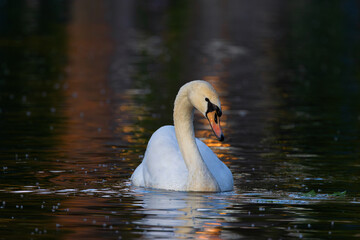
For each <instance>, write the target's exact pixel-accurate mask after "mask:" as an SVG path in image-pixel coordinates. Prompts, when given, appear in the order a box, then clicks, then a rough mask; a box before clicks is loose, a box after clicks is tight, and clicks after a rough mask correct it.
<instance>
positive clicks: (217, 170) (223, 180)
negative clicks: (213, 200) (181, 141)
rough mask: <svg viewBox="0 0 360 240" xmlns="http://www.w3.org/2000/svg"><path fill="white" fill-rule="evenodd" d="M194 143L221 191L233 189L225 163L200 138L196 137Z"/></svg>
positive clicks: (230, 174) (231, 178)
mask: <svg viewBox="0 0 360 240" xmlns="http://www.w3.org/2000/svg"><path fill="white" fill-rule="evenodd" d="M196 144H197V146H198V148H199V150H200V154H201V157H202V158H203V159H204V161H205V163H206V166H207V167H208V169H209V170H210V172H211V173H212V175H213V176H214V177H215V179H216V181H217V182H218V184H219V187H220V189H221V191H231V190H233V187H234V180H233V176H232V173H231V171H230V169H229V168H228V167H227V166H226V165H225V163H223V162H222V161H220V160H219V158H218V157H217V156H216V154H215V153H214V152H213V151H212V150H211V149H210V148H209V147H208V146H207V145H206V144H205V143H203V142H202V141H201V140H199V139H196Z"/></svg>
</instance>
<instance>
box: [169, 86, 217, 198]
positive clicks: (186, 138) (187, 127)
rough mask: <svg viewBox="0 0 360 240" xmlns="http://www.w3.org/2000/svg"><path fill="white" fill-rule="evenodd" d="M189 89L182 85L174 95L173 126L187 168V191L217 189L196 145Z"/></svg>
mask: <svg viewBox="0 0 360 240" xmlns="http://www.w3.org/2000/svg"><path fill="white" fill-rule="evenodd" d="M190 89H191V87H190V86H189V84H186V85H184V86H183V87H182V88H181V89H180V90H179V93H178V94H177V96H176V99H175V105H174V127H175V133H176V138H177V141H178V144H179V148H180V151H181V154H182V157H183V159H184V161H185V164H186V167H187V169H188V173H189V175H188V183H187V187H188V191H219V190H220V188H219V185H218V183H217V181H216V180H215V178H214V176H213V175H212V174H211V172H210V171H209V169H208V168H207V166H206V164H205V162H204V160H203V159H202V157H201V154H200V151H199V149H198V147H197V144H196V140H195V133H194V125H193V119H194V106H193V105H192V104H191V102H190V101H189V98H188V92H189V90H190Z"/></svg>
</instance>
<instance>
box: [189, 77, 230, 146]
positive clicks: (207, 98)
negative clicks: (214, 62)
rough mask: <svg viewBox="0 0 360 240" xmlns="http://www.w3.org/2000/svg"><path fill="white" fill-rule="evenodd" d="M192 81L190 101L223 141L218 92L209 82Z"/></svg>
mask: <svg viewBox="0 0 360 240" xmlns="http://www.w3.org/2000/svg"><path fill="white" fill-rule="evenodd" d="M191 83H192V86H191V88H190V91H189V95H188V96H189V100H190V102H191V103H192V105H193V106H194V107H195V108H196V109H197V110H199V111H200V112H201V113H202V114H203V115H204V116H205V117H206V118H207V120H208V121H209V124H210V126H211V128H212V130H213V132H214V134H215V136H216V137H217V138H218V140H219V141H223V140H224V135H223V133H222V130H221V126H220V117H221V115H222V111H221V104H220V100H219V96H218V94H217V93H216V91H215V89H214V88H213V86H211V84H210V83H208V82H205V81H202V80H197V81H193V82H191Z"/></svg>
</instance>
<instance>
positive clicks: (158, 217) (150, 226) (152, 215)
mask: <svg viewBox="0 0 360 240" xmlns="http://www.w3.org/2000/svg"><path fill="white" fill-rule="evenodd" d="M134 193H135V194H134V195H135V197H136V198H137V199H138V200H139V201H137V202H138V203H139V202H140V204H141V206H142V207H143V209H142V211H141V213H142V214H144V215H145V216H144V218H143V219H141V220H140V221H137V222H136V224H138V225H140V226H141V227H142V228H143V229H144V230H146V231H147V234H153V235H155V236H161V235H164V234H166V235H168V234H169V232H173V233H174V235H175V236H174V237H180V238H181V237H189V235H191V236H192V237H193V236H194V235H196V238H197V239H200V238H206V239H207V238H209V237H211V238H215V239H217V238H222V237H224V236H223V234H224V233H223V223H226V222H231V219H230V218H231V217H228V216H227V210H226V209H228V208H230V207H231V205H230V203H229V202H228V201H227V200H226V199H227V197H229V195H231V194H232V193H217V194H216V193H215V194H214V193H209V194H205V193H189V192H175V191H174V192H173V191H157V190H150V191H149V190H144V189H134ZM225 235H226V236H229V235H231V236H232V237H234V236H233V233H229V232H227V233H225Z"/></svg>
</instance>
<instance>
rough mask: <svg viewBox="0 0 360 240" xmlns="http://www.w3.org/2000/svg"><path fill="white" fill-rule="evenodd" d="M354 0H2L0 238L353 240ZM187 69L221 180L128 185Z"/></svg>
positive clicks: (168, 120) (201, 132) (201, 129)
mask: <svg viewBox="0 0 360 240" xmlns="http://www.w3.org/2000/svg"><path fill="white" fill-rule="evenodd" d="M356 9H359V6H358V4H357V3H355V2H353V1H347V2H341V3H340V2H337V3H335V2H331V3H327V2H326V3H325V2H318V1H303V2H301V3H300V2H295V1H290V2H286V3H285V2H281V1H272V2H267V1H261V2H260V3H258V2H254V3H251V2H243V1H211V4H209V3H208V2H207V1H206V2H205V1H197V2H196V3H190V2H189V1H166V0H160V1H149V2H148V1H146V2H144V1H115V0H110V1H106V2H103V1H96V0H91V1H80V0H77V1H16V2H15V1H2V2H1V3H0V12H1V13H2V14H0V15H1V16H2V17H1V18H0V59H1V63H0V129H1V134H0V143H1V145H0V149H1V153H0V163H1V165H0V180H1V182H0V216H1V217H0V225H1V226H2V227H1V229H0V233H1V236H2V238H4V239H14V238H34V239H35V238H37V239H38V238H39V239H40V238H43V239H49V238H51V239H52V238H54V239H55V238H59V239H85V238H86V239H99V238H103V239H113V238H124V239H132V238H165V239H169V238H196V239H201V238H205V239H207V238H213V239H223V238H224V239H229V238H230V239H231V238H234V239H239V238H247V239H264V238H270V239H285V238H286V239H289V238H314V239H322V238H331V237H334V238H358V237H359V228H360V222H359V219H358V216H357V215H358V210H357V209H358V206H359V197H360V196H359V185H358V184H357V182H358V181H359V166H360V165H359V164H358V159H359V151H358V147H359V136H360V135H359V123H360V121H359V116H360V113H359V102H360V101H359V100H360V99H359V95H358V94H357V92H358V88H359V76H358V75H359V74H358V70H357V68H356V66H357V65H358V59H360V58H359V41H358V39H359V29H358V26H357V25H356V24H355V23H357V22H358V21H357V20H358V18H359V12H358V11H357V10H356ZM193 79H205V80H207V81H209V82H211V83H212V84H213V85H214V86H215V88H216V89H217V91H218V92H219V94H220V98H221V101H222V108H223V112H224V116H223V118H222V124H223V129H224V133H225V135H226V141H225V142H221V143H220V142H218V141H216V140H215V138H214V136H212V132H211V131H210V130H209V126H207V122H206V120H205V119H203V117H202V116H200V114H196V116H195V128H196V135H197V136H198V137H199V138H200V139H201V140H202V141H204V142H205V143H206V144H207V145H209V146H210V147H211V148H212V149H213V151H214V152H215V153H216V154H217V155H218V156H219V158H220V159H221V160H223V161H224V162H225V163H226V164H227V165H228V166H229V168H230V169H231V171H232V172H233V175H234V180H235V189H234V191H233V192H228V193H214V194H212V193H209V194H204V193H186V192H171V191H158V190H149V189H141V188H133V187H131V186H130V183H129V178H130V176H131V173H132V172H133V170H134V169H135V168H136V166H137V165H138V164H139V163H140V162H141V160H142V157H143V154H144V151H145V149H146V144H147V141H148V139H149V137H150V136H151V134H152V133H153V132H154V131H155V130H156V129H157V128H158V127H160V126H162V125H167V124H172V108H173V101H174V98H175V95H176V93H177V91H178V89H179V87H180V86H181V85H183V84H184V83H185V82H187V81H190V80H193Z"/></svg>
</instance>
